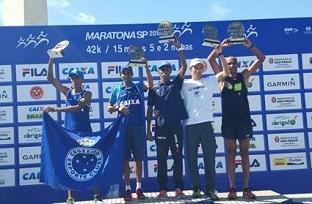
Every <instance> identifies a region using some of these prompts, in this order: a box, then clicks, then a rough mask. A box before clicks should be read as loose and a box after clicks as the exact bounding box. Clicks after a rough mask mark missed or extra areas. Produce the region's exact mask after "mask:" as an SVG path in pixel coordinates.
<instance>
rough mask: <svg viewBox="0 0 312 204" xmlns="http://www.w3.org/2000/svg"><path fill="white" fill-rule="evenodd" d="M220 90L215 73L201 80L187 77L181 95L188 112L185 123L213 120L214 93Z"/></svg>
mask: <svg viewBox="0 0 312 204" xmlns="http://www.w3.org/2000/svg"><path fill="white" fill-rule="evenodd" d="M217 92H219V88H218V83H217V79H216V76H215V75H211V76H208V77H202V78H201V79H200V80H198V81H195V80H193V79H185V80H184V82H183V86H182V89H181V96H182V98H183V101H184V105H185V107H186V110H187V113H188V116H189V117H188V119H186V120H184V121H183V123H184V125H192V124H197V123H203V122H209V121H213V107H212V103H213V94H214V93H217Z"/></svg>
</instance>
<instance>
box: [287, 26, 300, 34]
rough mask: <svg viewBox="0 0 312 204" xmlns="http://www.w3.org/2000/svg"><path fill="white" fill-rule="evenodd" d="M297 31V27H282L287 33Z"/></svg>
mask: <svg viewBox="0 0 312 204" xmlns="http://www.w3.org/2000/svg"><path fill="white" fill-rule="evenodd" d="M298 31H299V30H298V28H293V27H286V28H284V32H285V33H286V34H287V35H289V34H294V33H297V32H298Z"/></svg>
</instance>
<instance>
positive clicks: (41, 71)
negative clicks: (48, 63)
mask: <svg viewBox="0 0 312 204" xmlns="http://www.w3.org/2000/svg"><path fill="white" fill-rule="evenodd" d="M47 73H48V71H47V69H46V68H23V70H22V76H23V77H27V76H32V77H34V76H47Z"/></svg>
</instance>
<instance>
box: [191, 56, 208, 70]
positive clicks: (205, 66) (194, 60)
mask: <svg viewBox="0 0 312 204" xmlns="http://www.w3.org/2000/svg"><path fill="white" fill-rule="evenodd" d="M198 64H202V66H203V67H204V69H203V72H205V71H207V68H208V67H207V63H206V62H205V61H204V60H202V59H200V58H194V59H192V60H191V62H190V69H191V68H192V67H194V66H196V65H198Z"/></svg>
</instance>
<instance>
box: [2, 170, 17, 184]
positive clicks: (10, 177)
mask: <svg viewBox="0 0 312 204" xmlns="http://www.w3.org/2000/svg"><path fill="white" fill-rule="evenodd" d="M11 186H15V169H1V170H0V188H1V187H11Z"/></svg>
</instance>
